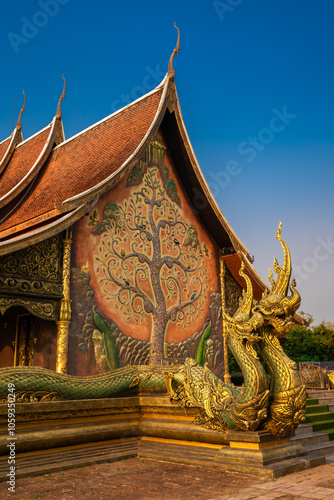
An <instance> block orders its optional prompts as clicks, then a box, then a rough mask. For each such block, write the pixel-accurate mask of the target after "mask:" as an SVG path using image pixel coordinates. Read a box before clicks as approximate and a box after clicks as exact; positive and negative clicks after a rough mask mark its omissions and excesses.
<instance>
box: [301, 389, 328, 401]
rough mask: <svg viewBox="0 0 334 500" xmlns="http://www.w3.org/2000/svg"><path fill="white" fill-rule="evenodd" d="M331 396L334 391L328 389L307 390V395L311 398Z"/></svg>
mask: <svg viewBox="0 0 334 500" xmlns="http://www.w3.org/2000/svg"><path fill="white" fill-rule="evenodd" d="M332 396H334V391H329V390H328V389H322V390H321V389H319V390H314V391H308V392H307V397H308V398H312V399H319V398H324V397H326V398H327V397H329V398H331V397H332Z"/></svg>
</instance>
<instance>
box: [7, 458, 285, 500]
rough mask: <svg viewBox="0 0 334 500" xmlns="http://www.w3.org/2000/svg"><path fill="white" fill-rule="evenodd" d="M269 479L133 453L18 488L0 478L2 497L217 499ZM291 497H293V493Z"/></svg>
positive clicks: (19, 482) (18, 499)
mask: <svg viewBox="0 0 334 500" xmlns="http://www.w3.org/2000/svg"><path fill="white" fill-rule="evenodd" d="M264 481H267V479H264V478H258V477H255V476H251V475H246V474H240V473H237V472H227V471H222V470H218V469H215V468H209V467H199V466H198V467H197V466H189V465H179V464H176V463H170V462H162V461H156V460H150V459H146V458H132V459H128V460H122V461H119V462H113V463H105V464H98V465H93V466H90V467H83V468H77V469H69V470H65V471H60V472H54V473H52V474H45V475H43V476H38V477H31V478H22V479H17V481H16V489H15V493H13V492H10V491H8V489H7V488H8V486H9V485H8V484H7V483H0V498H1V500H5V499H9V498H10V499H15V500H21V499H22V500H33V499H38V498H40V499H41V500H70V499H80V500H85V499H89V500H116V499H117V500H118V499H120V500H134V499H136V500H137V499H138V500H157V499H159V500H191V499H201V500H214V499H216V498H219V497H221V496H222V495H227V496H235V495H237V494H238V492H239V490H240V489H241V488H246V487H248V486H251V485H252V484H257V483H262V482H264ZM285 498H286V499H287V500H288V499H289V500H290V499H293V498H295V497H294V496H292V495H287V496H286V497H285Z"/></svg>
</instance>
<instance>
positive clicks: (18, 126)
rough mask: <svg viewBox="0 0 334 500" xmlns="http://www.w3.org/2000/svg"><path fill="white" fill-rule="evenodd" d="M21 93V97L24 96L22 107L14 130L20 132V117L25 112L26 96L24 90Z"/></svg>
mask: <svg viewBox="0 0 334 500" xmlns="http://www.w3.org/2000/svg"><path fill="white" fill-rule="evenodd" d="M22 92H23V95H24V98H23V106H22V108H21V111H20V114H19V117H18V119H17V123H16V130H22V123H21V116H22V113H24V112H25V109H26V95H25V93H24V90H23V91H22Z"/></svg>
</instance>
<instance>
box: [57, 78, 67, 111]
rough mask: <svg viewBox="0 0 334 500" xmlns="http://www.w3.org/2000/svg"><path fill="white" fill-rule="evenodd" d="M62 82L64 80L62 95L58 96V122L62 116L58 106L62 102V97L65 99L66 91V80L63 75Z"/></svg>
mask: <svg viewBox="0 0 334 500" xmlns="http://www.w3.org/2000/svg"><path fill="white" fill-rule="evenodd" d="M63 80H64V88H63V93H62V95H61V96H60V99H59V102H58V106H57V113H56V118H57V119H58V120H60V119H61V117H62V114H61V107H60V105H61V101H62V100H63V99H64V97H65V90H66V80H65V77H64V75H63Z"/></svg>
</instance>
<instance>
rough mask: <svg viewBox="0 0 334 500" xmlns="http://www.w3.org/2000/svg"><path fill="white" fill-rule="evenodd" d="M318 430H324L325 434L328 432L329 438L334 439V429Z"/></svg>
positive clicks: (320, 430)
mask: <svg viewBox="0 0 334 500" xmlns="http://www.w3.org/2000/svg"><path fill="white" fill-rule="evenodd" d="M318 432H324V433H325V434H328V439H329V440H330V441H334V429H323V430H322V429H319V431H318Z"/></svg>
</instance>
